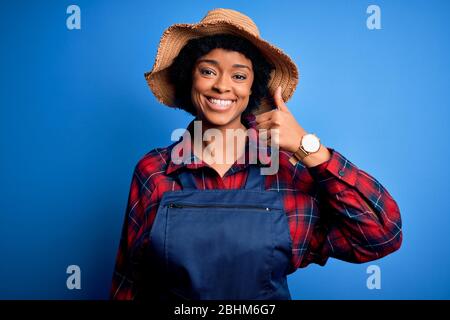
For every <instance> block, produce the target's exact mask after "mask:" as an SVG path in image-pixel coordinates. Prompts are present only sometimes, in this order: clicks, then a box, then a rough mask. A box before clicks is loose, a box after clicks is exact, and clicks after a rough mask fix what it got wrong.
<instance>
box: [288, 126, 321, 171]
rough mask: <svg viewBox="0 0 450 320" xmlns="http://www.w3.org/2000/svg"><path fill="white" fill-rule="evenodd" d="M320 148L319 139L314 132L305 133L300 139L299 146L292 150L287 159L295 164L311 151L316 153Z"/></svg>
mask: <svg viewBox="0 0 450 320" xmlns="http://www.w3.org/2000/svg"><path fill="white" fill-rule="evenodd" d="M319 149H320V139H319V138H318V137H317V136H316V135H315V134H314V133H307V134H305V135H304V136H303V137H302V138H301V140H300V146H299V148H298V149H297V151H295V152H294V154H293V155H292V157H291V158H290V159H289V161H290V162H291V163H292V164H293V165H295V164H296V163H297V161H302V160H303V158H305V157H307V156H309V155H310V154H311V153H316V152H317V151H319Z"/></svg>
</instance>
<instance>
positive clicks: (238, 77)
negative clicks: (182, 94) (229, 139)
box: [191, 49, 253, 128]
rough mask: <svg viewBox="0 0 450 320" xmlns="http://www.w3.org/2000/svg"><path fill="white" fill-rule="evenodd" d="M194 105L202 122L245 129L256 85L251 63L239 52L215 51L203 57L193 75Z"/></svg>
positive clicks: (192, 92) (215, 125)
mask: <svg viewBox="0 0 450 320" xmlns="http://www.w3.org/2000/svg"><path fill="white" fill-rule="evenodd" d="M192 77H193V78H192V80H193V81H192V90H191V98H192V102H193V104H194V106H195V108H196V110H197V116H198V118H199V119H201V120H203V121H204V122H206V125H208V126H210V127H216V128H242V125H241V114H242V112H243V111H244V110H245V109H246V108H247V105H248V101H249V98H250V94H251V87H252V83H253V66H252V62H251V60H249V59H247V58H246V57H245V56H244V55H243V54H241V53H239V52H236V51H229V50H224V49H214V50H211V51H210V52H209V53H208V54H206V55H204V56H202V57H201V58H199V59H198V60H197V62H196V63H195V65H194V70H193V73H192Z"/></svg>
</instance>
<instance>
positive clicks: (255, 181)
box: [244, 165, 265, 191]
mask: <svg viewBox="0 0 450 320" xmlns="http://www.w3.org/2000/svg"><path fill="white" fill-rule="evenodd" d="M249 168H250V169H249V171H248V175H247V181H245V186H244V189H245V190H257V191H264V190H265V185H264V182H265V179H264V176H263V175H261V173H260V168H259V167H258V166H257V165H250V166H249Z"/></svg>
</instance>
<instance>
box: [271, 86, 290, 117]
mask: <svg viewBox="0 0 450 320" xmlns="http://www.w3.org/2000/svg"><path fill="white" fill-rule="evenodd" d="M281 90H282V89H281V86H279V87H278V88H277V89H276V90H275V94H274V100H275V105H276V106H277V108H278V109H279V110H281V111H288V112H289V109H288V107H287V105H286V104H285V103H284V100H283V97H282V96H281Z"/></svg>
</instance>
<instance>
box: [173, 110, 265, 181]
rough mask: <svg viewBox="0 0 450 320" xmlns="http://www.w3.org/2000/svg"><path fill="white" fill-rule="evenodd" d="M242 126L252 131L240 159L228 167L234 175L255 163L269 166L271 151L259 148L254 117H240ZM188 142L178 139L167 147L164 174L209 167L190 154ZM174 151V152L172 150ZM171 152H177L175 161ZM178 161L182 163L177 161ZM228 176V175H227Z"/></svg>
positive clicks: (191, 126)
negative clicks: (167, 161)
mask: <svg viewBox="0 0 450 320" xmlns="http://www.w3.org/2000/svg"><path fill="white" fill-rule="evenodd" d="M195 120H197V119H194V120H192V121H191V123H190V124H189V126H188V128H187V130H188V131H190V132H193V131H192V128H193V125H194V121H195ZM242 124H243V125H244V126H245V127H246V128H247V129H252V130H250V131H249V134H248V135H247V139H246V143H245V152H244V154H243V155H242V157H241V158H239V159H238V160H236V162H235V163H233V165H232V166H231V167H230V170H229V172H231V173H234V172H237V171H240V170H243V169H245V168H246V167H247V166H248V165H249V164H250V163H252V164H253V163H255V161H256V165H258V166H270V165H271V159H270V154H271V149H270V147H268V146H267V147H261V146H258V141H259V133H258V130H257V129H256V121H255V115H253V114H249V115H246V116H242ZM188 141H189V140H186V141H184V140H183V137H180V139H179V140H178V141H176V142H175V143H173V144H172V145H170V146H169V148H168V151H169V163H168V166H167V168H166V174H168V175H169V174H171V173H173V172H175V171H178V170H179V169H181V168H184V167H186V168H187V169H199V168H202V167H209V165H208V164H207V163H205V162H204V161H202V160H200V159H199V158H198V157H197V156H196V155H194V154H193V152H192V142H191V143H190V144H189V143H188ZM174 149H175V150H174ZM172 150H173V152H178V155H179V156H178V157H177V159H173V158H172ZM184 151H187V152H188V155H187V156H186V157H184V156H183V152H184ZM244 157H245V159H243V158H244ZM178 159H180V160H183V161H177V160H178ZM227 174H228V173H227Z"/></svg>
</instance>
